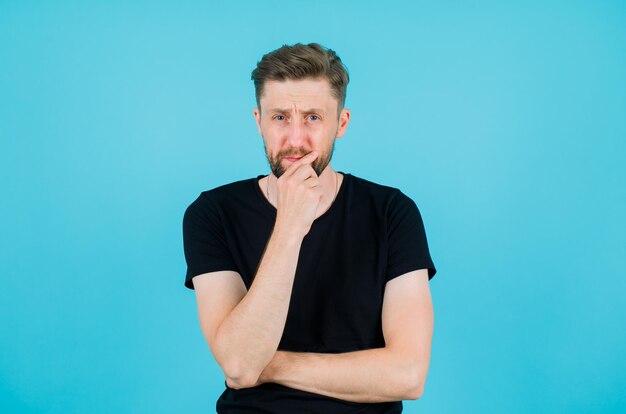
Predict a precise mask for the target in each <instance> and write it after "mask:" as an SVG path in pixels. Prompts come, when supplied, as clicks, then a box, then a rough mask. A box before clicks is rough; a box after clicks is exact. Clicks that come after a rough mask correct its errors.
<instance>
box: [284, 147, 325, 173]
mask: <svg viewBox="0 0 626 414" xmlns="http://www.w3.org/2000/svg"><path fill="white" fill-rule="evenodd" d="M317 155H318V153H317V152H315V151H311V152H309V153H308V154H306V155H305V156H303V157H302V158H300V159H299V160H298V161H296V162H294V163H293V164H291V165H290V166H289V168H287V170H285V173H284V174H288V175H292V174H293V173H294V171H296V170H297V169H298V168H299V167H300V166H302V165H306V164H311V163H312V162H313V161H315V159H316V158H317Z"/></svg>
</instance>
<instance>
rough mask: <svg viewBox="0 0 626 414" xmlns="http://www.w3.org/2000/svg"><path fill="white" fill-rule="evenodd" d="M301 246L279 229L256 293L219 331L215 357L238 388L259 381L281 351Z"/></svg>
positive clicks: (255, 286)
mask: <svg viewBox="0 0 626 414" xmlns="http://www.w3.org/2000/svg"><path fill="white" fill-rule="evenodd" d="M301 243H302V238H301V237H296V236H293V235H292V234H288V233H285V232H282V231H280V230H279V229H275V231H274V232H273V233H272V235H271V237H270V239H269V241H268V244H267V246H266V249H265V252H264V254H263V258H262V259H261V262H260V264H259V267H258V270H257V273H256V275H255V278H254V282H253V283H252V286H251V287H250V290H249V291H248V292H247V293H246V295H245V296H244V298H243V299H242V300H241V302H239V304H237V306H236V307H235V308H234V309H233V310H232V311H231V312H230V314H229V315H228V316H227V317H226V318H225V319H224V320H223V321H222V323H221V324H220V326H219V328H218V330H217V333H216V346H215V350H214V353H215V356H216V359H217V360H218V362H220V365H221V366H222V369H223V371H224V373H225V375H226V380H227V382H229V383H230V385H231V386H233V387H240V386H247V385H249V384H250V383H254V382H256V380H257V378H258V376H259V375H260V373H261V371H262V370H263V368H265V366H266V365H267V364H268V363H269V361H270V360H271V359H272V357H273V356H274V354H275V352H276V349H277V348H278V344H279V342H280V338H281V337H282V334H283V329H284V327H285V321H286V318H287V312H288V309H289V301H290V297H291V290H292V287H293V280H294V275H295V271H296V266H297V263H298V256H299V252H300V246H301Z"/></svg>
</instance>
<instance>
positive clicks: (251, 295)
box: [193, 153, 322, 388]
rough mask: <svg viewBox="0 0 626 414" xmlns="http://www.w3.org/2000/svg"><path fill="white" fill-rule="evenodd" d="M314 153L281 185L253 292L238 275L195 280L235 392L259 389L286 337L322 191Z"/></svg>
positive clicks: (209, 332)
mask: <svg viewBox="0 0 626 414" xmlns="http://www.w3.org/2000/svg"><path fill="white" fill-rule="evenodd" d="M316 157H317V154H316V153H310V154H307V155H305V156H304V157H302V158H301V159H300V160H298V161H296V162H294V163H293V164H292V165H291V166H290V167H289V168H288V169H287V171H285V173H283V175H282V176H281V177H280V179H279V182H278V185H277V193H278V208H277V217H276V223H275V225H274V230H273V232H272V235H271V237H270V239H269V241H268V243H267V245H266V248H265V252H264V254H263V258H262V259H261V262H260V264H259V267H258V270H257V272H256V275H255V277H254V282H253V283H252V285H251V287H250V290H249V291H248V292H247V293H246V290H245V286H244V285H243V282H242V281H241V278H240V276H239V275H237V273H236V272H233V271H221V272H212V273H208V274H203V275H200V276H196V277H194V278H193V284H194V288H195V290H196V297H197V302H198V314H199V318H200V324H201V327H202V332H203V334H204V336H205V338H206V340H207V342H208V344H209V348H210V349H211V352H212V353H213V356H214V357H215V360H216V361H217V363H218V364H219V365H220V367H221V368H222V371H223V372H224V375H225V377H226V383H227V385H228V386H229V387H232V388H242V387H249V386H252V385H254V384H255V383H256V382H257V380H258V378H259V375H260V374H261V372H262V371H263V369H264V368H265V367H266V366H267V364H268V363H269V362H270V360H271V359H272V357H273V356H274V353H275V352H276V349H277V348H278V344H279V343H280V339H281V337H282V335H283V330H284V327H285V321H286V319H287V312H288V310H289V301H290V297H291V290H292V287H293V280H294V277H295V272H296V266H297V264H298V256H299V254H300V247H301V245H302V240H303V239H304V236H305V235H306V234H307V233H308V231H309V229H310V226H311V224H312V222H313V219H314V217H315V213H316V210H317V206H318V204H319V200H320V198H321V196H322V190H321V188H320V186H319V180H318V177H317V175H316V174H315V171H314V170H313V168H312V167H311V165H310V164H311V162H312V161H313V160H314V159H315V158H316Z"/></svg>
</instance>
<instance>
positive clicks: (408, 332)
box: [193, 79, 433, 402]
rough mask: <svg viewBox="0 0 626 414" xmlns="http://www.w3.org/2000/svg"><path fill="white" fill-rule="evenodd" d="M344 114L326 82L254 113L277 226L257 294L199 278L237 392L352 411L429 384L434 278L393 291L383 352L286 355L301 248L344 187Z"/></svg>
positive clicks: (205, 316) (229, 279) (207, 318)
mask: <svg viewBox="0 0 626 414" xmlns="http://www.w3.org/2000/svg"><path fill="white" fill-rule="evenodd" d="M337 105H338V103H337V100H336V99H335V98H334V97H333V96H332V94H331V92H330V86H329V84H328V82H327V81H325V80H314V79H305V80H299V81H284V82H277V81H270V82H267V83H266V85H265V92H264V95H263V96H262V97H261V99H260V106H261V109H262V110H261V109H260V108H255V110H254V117H255V119H256V122H257V126H258V129H259V134H260V135H261V136H262V137H263V140H264V144H265V148H266V155H267V157H268V161H269V163H270V168H271V170H272V173H271V174H270V175H269V176H268V177H266V178H264V179H262V180H260V181H261V182H260V183H259V185H260V187H261V189H263V193H264V194H265V188H266V185H267V184H268V183H269V190H270V192H269V193H270V196H269V199H268V200H269V201H270V203H272V204H273V205H274V206H275V207H276V208H277V217H276V223H275V225H274V229H273V232H272V235H271V236H270V239H269V241H268V243H267V246H266V249H265V252H264V254H263V257H262V259H261V262H260V264H259V267H258V270H257V273H256V275H255V278H254V283H252V285H251V287H250V290H246V287H245V285H244V284H243V281H242V279H241V276H240V275H239V274H238V273H237V272H233V271H220V272H211V273H206V274H203V275H199V276H196V277H194V278H193V283H194V288H195V290H196V298H197V302H198V314H199V319H200V324H201V327H202V332H203V334H204V335H205V338H206V340H207V342H208V344H209V348H210V349H211V352H212V353H213V356H214V357H215V359H216V361H217V362H218V364H219V365H220V367H221V368H222V370H223V372H224V375H225V377H226V383H227V385H228V386H229V387H231V388H235V389H241V388H248V387H254V386H257V385H260V384H262V383H265V382H273V383H278V384H282V385H286V386H289V387H292V388H295V389H299V390H302V391H308V392H314V393H318V394H321V395H326V396H330V397H334V398H339V399H344V400H347V401H353V402H384V401H397V400H403V399H417V398H419V397H420V396H421V395H422V392H423V389H424V385H425V382H426V375H427V371H428V367H429V362H430V349H431V341H432V332H433V309H432V302H431V297H430V290H429V284H428V273H427V270H426V269H420V270H416V271H412V272H408V273H406V274H404V275H401V276H398V277H396V278H394V279H392V280H391V281H389V282H388V283H387V285H386V286H385V294H384V300H383V309H382V326H383V335H384V339H385V344H386V345H385V347H384V348H377V349H368V350H363V351H356V352H346V353H341V354H322V353H295V352H287V351H277V348H278V344H279V342H280V339H281V337H282V333H283V329H284V326H285V320H286V317H287V311H288V307H289V300H290V296H291V290H292V286H293V281H294V277H295V269H296V265H297V261H298V255H299V252H300V247H301V244H302V240H303V238H304V236H305V235H306V234H307V233H308V231H309V230H310V227H311V225H312V223H313V221H314V220H315V218H317V217H319V216H320V215H321V214H323V212H324V211H325V210H327V209H328V207H329V206H330V204H331V203H332V201H333V199H334V195H335V191H336V184H335V179H336V178H339V179H340V181H339V183H340V184H341V179H342V176H341V174H337V175H336V172H335V171H334V170H333V169H332V167H331V166H330V158H331V156H332V149H333V145H334V140H335V139H336V138H340V137H341V136H343V134H344V133H345V130H346V128H347V126H348V123H349V120H350V112H349V110H347V109H342V111H341V112H340V113H339V116H337V113H338V112H337V109H338V107H337ZM313 109H315V110H313ZM304 154H306V155H304ZM303 155H304V156H303ZM288 156H303V157H302V158H301V159H299V160H288V159H287V157H288Z"/></svg>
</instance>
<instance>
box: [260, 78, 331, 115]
mask: <svg viewBox="0 0 626 414" xmlns="http://www.w3.org/2000/svg"><path fill="white" fill-rule="evenodd" d="M260 101H261V103H262V106H263V107H264V108H268V109H269V108H281V109H287V108H292V109H293V107H294V105H295V106H296V107H297V108H298V107H301V108H298V109H312V108H320V107H327V106H332V103H333V101H335V103H336V99H335V98H334V97H333V95H332V91H331V88H330V83H329V82H328V80H326V79H302V80H291V79H287V80H284V81H277V80H270V81H266V82H265V84H264V87H263V95H261V99H260Z"/></svg>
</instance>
